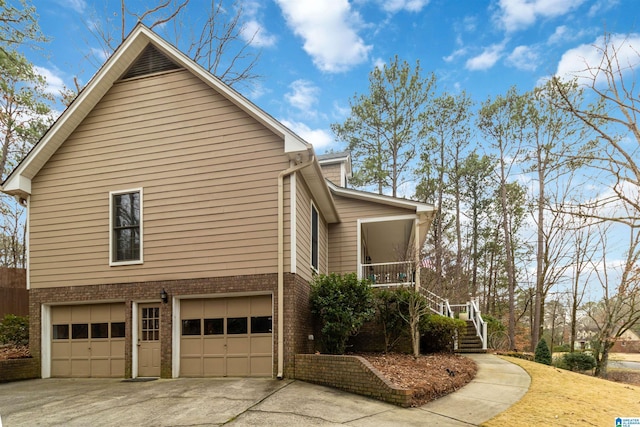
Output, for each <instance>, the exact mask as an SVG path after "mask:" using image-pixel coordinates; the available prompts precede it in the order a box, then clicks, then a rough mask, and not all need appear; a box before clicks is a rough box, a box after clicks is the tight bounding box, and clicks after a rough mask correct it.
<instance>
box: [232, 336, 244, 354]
mask: <svg viewBox="0 0 640 427" xmlns="http://www.w3.org/2000/svg"><path fill="white" fill-rule="evenodd" d="M227 354H249V337H233V338H227Z"/></svg>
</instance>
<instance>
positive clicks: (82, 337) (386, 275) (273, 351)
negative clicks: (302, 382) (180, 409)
mask: <svg viewBox="0 0 640 427" xmlns="http://www.w3.org/2000/svg"><path fill="white" fill-rule="evenodd" d="M323 166H325V167H327V168H328V169H327V173H328V177H329V178H330V179H331V181H332V182H329V181H326V180H325V177H324V176H323V172H322V167H323ZM350 166H351V165H350V158H349V156H348V155H347V154H344V153H342V154H341V155H340V156H336V158H332V157H331V156H328V157H326V156H325V157H323V160H319V159H318V157H317V156H316V155H315V153H314V150H313V147H312V146H311V145H310V144H309V143H307V142H306V141H304V140H303V139H301V138H300V137H299V136H297V135H295V134H294V133H293V132H291V131H290V130H289V129H287V128H286V127H285V126H283V125H282V124H281V123H279V122H278V121H276V120H275V119H274V118H273V117H271V116H269V115H268V114H266V113H265V112H264V111H262V110H261V109H259V108H258V107H256V106H255V105H254V104H252V103H251V102H249V101H248V100H247V99H245V98H243V97H242V96H241V95H240V94H238V93H237V92H235V91H234V90H232V89H231V88H229V87H228V86H226V85H225V84H223V83H222V82H221V81H220V80H218V79H216V78H215V77H213V76H212V75H211V74H209V73H208V72H207V71H205V70H204V69H203V68H201V67H200V66H198V65H197V64H195V63H194V62H193V61H192V60H190V59H189V58H188V57H186V56H185V55H184V54H182V53H181V52H179V51H178V50H177V49H176V48H175V47H173V46H171V45H170V44H169V43H167V42H166V41H164V40H162V39H161V38H160V37H159V36H157V35H156V34H155V33H153V32H152V31H151V30H149V29H148V28H146V27H145V26H143V25H138V26H136V28H135V29H134V30H133V31H132V33H131V34H130V35H129V36H128V37H127V39H126V40H125V41H124V42H123V44H122V45H121V46H120V47H119V48H118V49H117V50H116V51H115V52H114V54H113V55H112V56H111V58H109V60H107V62H106V63H105V64H104V66H103V67H102V68H101V69H100V70H99V71H98V72H97V73H96V75H95V76H94V77H93V79H92V80H91V81H90V82H89V83H88V85H87V86H86V87H85V88H84V89H83V90H82V91H81V92H80V94H79V95H78V97H77V98H76V100H75V101H74V102H73V103H72V104H71V105H70V106H69V108H68V109H67V110H66V111H65V112H64V113H63V114H62V115H61V116H60V118H59V119H58V120H57V121H56V122H55V123H54V125H53V126H52V127H51V128H50V129H49V130H48V132H47V133H46V134H45V135H44V137H43V138H42V139H41V140H40V141H39V142H38V144H37V145H36V146H35V147H34V148H33V150H31V152H30V153H29V154H28V155H27V157H26V158H25V159H24V160H23V161H22V162H21V163H20V164H19V165H18V166H17V167H16V169H15V170H14V171H13V172H12V173H11V174H10V175H9V177H8V178H7V180H6V181H5V182H4V183H3V186H2V191H4V192H5V193H8V194H11V195H14V196H15V197H16V198H17V199H18V200H19V201H20V202H21V203H22V204H24V205H26V206H27V207H28V216H27V223H28V242H29V245H28V274H27V280H28V282H27V283H28V284H27V286H28V288H29V289H30V290H29V293H30V321H31V331H30V332H31V343H30V345H31V352H32V354H33V356H34V357H35V358H38V359H39V360H40V361H41V367H42V377H44V378H46V377H127V378H129V377H134V378H135V377H157V376H161V377H165V378H171V377H208V376H267V377H272V376H277V377H283V376H286V377H291V376H292V375H293V372H294V355H295V354H296V353H308V352H312V351H314V349H315V348H314V343H313V341H311V339H312V337H311V335H312V333H313V327H312V319H311V316H310V311H309V304H308V298H309V291H310V286H309V283H310V281H311V280H312V278H313V275H314V274H315V273H331V272H337V273H347V272H354V271H357V272H358V274H359V275H360V276H361V277H370V278H372V280H374V281H375V282H376V284H393V283H406V284H410V285H411V284H413V283H415V282H414V280H416V277H414V276H416V275H417V273H414V270H415V269H414V268H413V267H412V266H413V265H417V260H418V254H419V249H420V248H421V246H422V244H423V243H424V240H425V235H426V232H427V229H428V227H429V225H430V223H431V220H432V218H433V215H434V213H435V211H434V208H433V207H432V206H431V205H426V204H422V203H417V202H413V201H409V200H404V199H396V198H391V197H386V196H378V195H374V194H369V193H365V192H361V191H355V190H352V189H348V188H344V187H343V186H344V185H346V183H347V179H348V176H349V174H350ZM417 283H419V282H417Z"/></svg>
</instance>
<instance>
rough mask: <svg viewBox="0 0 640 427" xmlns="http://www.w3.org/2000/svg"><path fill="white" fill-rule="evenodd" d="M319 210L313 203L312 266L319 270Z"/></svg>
mask: <svg viewBox="0 0 640 427" xmlns="http://www.w3.org/2000/svg"><path fill="white" fill-rule="evenodd" d="M318 221H319V218H318V210H317V209H316V207H315V206H314V205H313V204H311V268H313V269H314V270H315V271H316V272H317V271H318V265H319V264H318V254H319V253H320V246H319V238H318V237H319V235H318Z"/></svg>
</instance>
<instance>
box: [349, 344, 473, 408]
mask: <svg viewBox="0 0 640 427" xmlns="http://www.w3.org/2000/svg"><path fill="white" fill-rule="evenodd" d="M359 356H362V357H364V358H365V359H367V360H368V361H369V363H371V365H373V367H374V368H376V369H377V370H378V371H380V373H381V374H382V375H383V376H384V377H385V378H387V379H388V380H389V381H391V382H392V383H393V384H395V385H397V386H398V387H402V388H407V389H411V390H413V401H412V406H421V405H424V404H425V403H427V402H429V401H431V400H434V399H437V398H438V397H441V396H444V395H446V394H449V393H451V392H453V391H455V390H458V389H459V388H460V387H462V386H464V385H465V384H467V383H468V382H469V381H471V380H472V379H473V378H474V377H475V375H476V371H477V367H476V364H475V362H474V361H473V360H471V359H469V358H466V357H462V356H457V355H455V354H431V355H424V356H420V357H418V358H414V357H413V356H411V355H409V354H401V353H387V354H379V353H363V354H359Z"/></svg>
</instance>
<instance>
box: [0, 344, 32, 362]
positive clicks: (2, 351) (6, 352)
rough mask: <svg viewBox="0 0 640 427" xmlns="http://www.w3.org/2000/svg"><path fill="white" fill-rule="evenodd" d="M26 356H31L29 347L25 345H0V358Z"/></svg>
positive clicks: (21, 357)
mask: <svg viewBox="0 0 640 427" xmlns="http://www.w3.org/2000/svg"><path fill="white" fill-rule="evenodd" d="M25 357H31V353H30V352H29V347H28V346H25V345H21V346H14V345H4V346H0V360H7V359H23V358H25Z"/></svg>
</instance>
